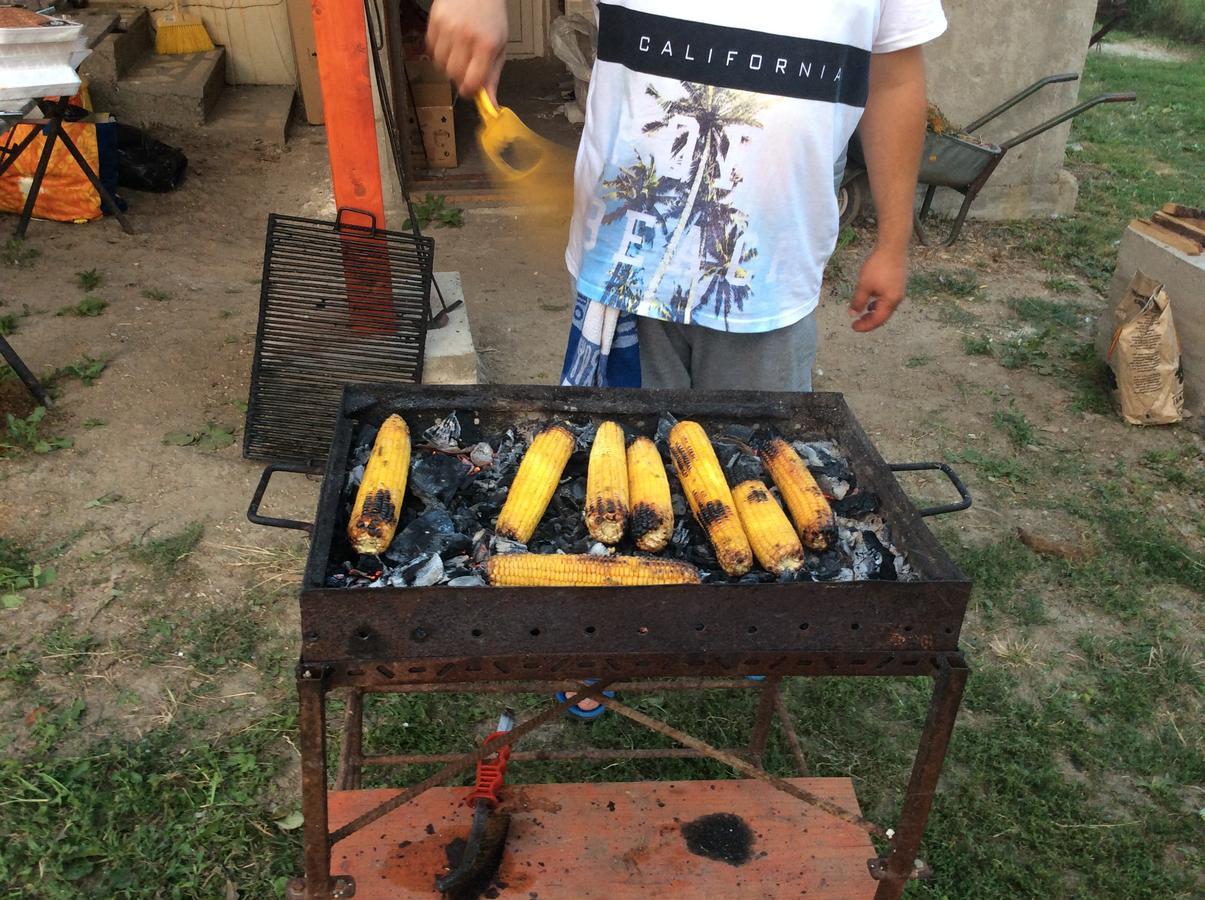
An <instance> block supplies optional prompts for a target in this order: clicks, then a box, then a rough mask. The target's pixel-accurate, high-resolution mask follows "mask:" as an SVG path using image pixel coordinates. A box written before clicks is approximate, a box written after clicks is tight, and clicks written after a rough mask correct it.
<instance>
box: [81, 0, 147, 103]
mask: <svg viewBox="0 0 1205 900" xmlns="http://www.w3.org/2000/svg"><path fill="white" fill-rule="evenodd" d="M114 16H116V18H117V24H116V26H115V27H113V28H112V29H111V30H110V31H109V32H108V33H107V34H105V36H104V37H103V38H101V39H100V41H99V42H98V43H96V44H95V45H94V46H93V48H92V55H91V56H89V57H88V58H87V59H86V60H84V62H83V64H82V65H81V66H80V69H79V72H80V75H81V76H83V77H85V78H87V79H88V82H89V85H94V86H98V87H99V89H100V90H101V92H102V94H104V93H106V92H107V93H111V92H112V88H113V86H114V85H116V83H117V82H118V81H119V80H120V79H122V78H124V77H125V76H126V74H128V73H129V72H130V70H131V69H133V68H134V66H135V65H137V64H138V62H139V61H141V60H142V59H143V57H145V56H147V55H149V54H150V52H151V16H150V12H149V11H148V10H146V9H143V8H142V7H129V6H126V7H122V6H105V7H99V8H97V9H84V10H80V11H79V12H77V13H74V14H73V15H72V18H74V19H75V20H76V21H78V22H82V23H83V24H84V32H85V34H87V33H88V32H89V31H90V30H99V28H100V27H102V25H103V23H104V22H105V21H106V20H108V19H110V18H112V17H114Z"/></svg>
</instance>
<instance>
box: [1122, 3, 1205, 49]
mask: <svg viewBox="0 0 1205 900" xmlns="http://www.w3.org/2000/svg"><path fill="white" fill-rule="evenodd" d="M1126 9H1127V14H1126V18H1125V26H1126V28H1127V29H1129V30H1133V31H1136V32H1139V33H1142V34H1157V35H1160V36H1162V37H1166V38H1171V39H1172V40H1174V41H1190V42H1192V43H1195V44H1198V45H1201V44H1205V3H1202V2H1201V0H1129V2H1128V3H1127V4H1126Z"/></svg>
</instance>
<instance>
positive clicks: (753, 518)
mask: <svg viewBox="0 0 1205 900" xmlns="http://www.w3.org/2000/svg"><path fill="white" fill-rule="evenodd" d="M732 499H733V501H735V503H736V512H737V514H738V515H739V516H740V518H741V525H742V526H743V527H744V529H745V535H746V536H747V537H748V538H749V545H750V546H751V547H752V548H753V555H754V556H755V557H756V558H757V561H758V562H759V563H761V566H762V568H763V569H765V570H766V571H767V572H773V573H774V574H775V575H781V574H782V573H783V572H794V571H795V570H796V569H798V568H799V567H800V566H802V565H803V545H802V544H801V543H799V537H798V535H796V534H795V529H794V527H792V525H791V521H790V519H788V518H787V514H786V513H784V512H783V511H782V507H781V506H779V505H778V501H776V500H775V499H774V497H773V496H771V494H770V490H769V488H767V487H766V486H765V484H763V483H762V482H760V481H742V482H741V483H740V484H738V485H737V486H736V487H735V488H733V489H732Z"/></svg>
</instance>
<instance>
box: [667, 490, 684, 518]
mask: <svg viewBox="0 0 1205 900" xmlns="http://www.w3.org/2000/svg"><path fill="white" fill-rule="evenodd" d="M669 502H670V506H671V507H673V510H674V518H675V519H680V518H682V517H683V516H684V515H686V498H685V497H683V496H682V495H681V494H677V493H675V494H673V495H672V496H671V497H670V498H669Z"/></svg>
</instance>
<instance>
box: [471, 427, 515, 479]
mask: <svg viewBox="0 0 1205 900" xmlns="http://www.w3.org/2000/svg"><path fill="white" fill-rule="evenodd" d="M493 446H494V447H495V448H496V449H495V450H494V456H493V462H492V464H491V465H490V466H489V467H488V468H485V469H483V471H482V472H481V473H480V474H479V475H478V476H477V479H476V481H475V482H474V487H475V488H476V489H477V491H478V492H481V491H492V490H493V489H494V488H496V487H498V485H499V484H501V483H502V481H503V479H506V478H510V477H511V476H512V475H513V474H514V472H515V470H516V469H517V468H518V466H519V460H520V458H521V457H522V456H523V449H522V448H521V447H520V446H519V444H518V442H516V441H515V433H514V431H513V430H512V431H507V432H506V433H505V434H502V435H500V436H498V437H497V439H496V440H495V441H494V443H493Z"/></svg>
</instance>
